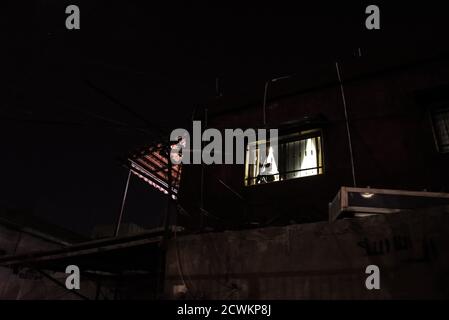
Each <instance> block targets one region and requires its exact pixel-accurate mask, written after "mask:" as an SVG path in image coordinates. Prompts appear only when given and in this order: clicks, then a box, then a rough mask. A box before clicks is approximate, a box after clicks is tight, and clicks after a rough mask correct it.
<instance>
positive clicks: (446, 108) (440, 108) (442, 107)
mask: <svg viewBox="0 0 449 320" xmlns="http://www.w3.org/2000/svg"><path fill="white" fill-rule="evenodd" d="M439 112H447V113H448V114H449V103H448V102H445V103H439V104H437V105H434V106H432V108H429V119H430V126H431V129H432V135H433V140H434V143H435V148H436V150H437V152H438V153H441V154H447V153H449V147H448V148H447V150H442V148H441V147H442V146H441V145H440V142H441V141H440V139H439V136H438V134H437V132H436V126H435V113H439Z"/></svg>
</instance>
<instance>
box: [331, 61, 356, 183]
mask: <svg viewBox="0 0 449 320" xmlns="http://www.w3.org/2000/svg"><path fill="white" fill-rule="evenodd" d="M335 68H336V70H337V76H338V82H339V84H340V92H341V97H342V99H343V109H344V111H345V123H346V133H347V136H348V145H349V155H350V158H351V171H352V183H353V186H354V187H357V183H356V179H355V167H354V153H353V151H352V139H351V130H350V129H349V120H348V110H347V106H346V97H345V90H344V87H343V83H342V81H341V76H340V68H339V66H338V62H335Z"/></svg>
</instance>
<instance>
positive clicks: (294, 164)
mask: <svg viewBox="0 0 449 320" xmlns="http://www.w3.org/2000/svg"><path fill="white" fill-rule="evenodd" d="M278 141H279V142H278V157H277V158H278V159H276V157H275V156H274V152H273V148H272V147H270V146H266V148H265V150H267V156H266V157H265V159H264V160H263V161H259V160H260V159H261V153H260V148H261V145H262V143H263V142H260V141H259V142H258V143H257V145H256V146H254V145H250V144H248V145H247V148H246V162H245V185H246V186H251V185H255V184H262V183H267V182H275V181H281V180H289V179H295V178H301V177H307V176H314V175H318V174H322V173H323V171H324V168H323V151H322V138H321V131H320V130H310V131H303V132H296V133H293V134H288V135H283V136H280V137H279V140H278ZM249 159H254V160H255V161H253V162H254V164H251V163H250V161H249ZM276 160H277V161H276Z"/></svg>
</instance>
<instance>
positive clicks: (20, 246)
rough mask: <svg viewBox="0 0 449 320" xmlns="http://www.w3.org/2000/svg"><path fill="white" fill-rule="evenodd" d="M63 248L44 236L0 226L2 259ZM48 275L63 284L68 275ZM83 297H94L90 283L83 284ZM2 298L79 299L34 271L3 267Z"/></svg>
mask: <svg viewBox="0 0 449 320" xmlns="http://www.w3.org/2000/svg"><path fill="white" fill-rule="evenodd" d="M60 247H62V244H60V243H57V242H55V241H51V240H49V239H45V238H44V237H39V236H36V235H33V234H32V233H27V232H23V231H20V230H17V229H15V228H11V227H7V226H5V225H1V224H0V250H1V253H2V256H6V255H14V254H23V253H28V252H35V251H47V250H51V249H57V248H60ZM47 273H48V274H49V275H51V276H52V277H54V278H55V279H57V280H58V281H59V282H61V283H65V279H66V278H67V275H66V274H65V273H60V272H59V273H55V272H50V271H47ZM81 293H82V294H84V295H87V296H90V297H92V296H95V286H94V284H93V283H91V282H90V281H83V282H82V292H81ZM0 299H1V300H25V299H29V300H47V299H48V300H56V299H64V300H71V299H80V298H79V297H78V296H76V295H74V294H73V293H72V292H70V291H68V290H66V289H65V288H62V287H60V286H58V285H57V284H55V283H54V282H52V281H50V280H49V279H47V278H45V277H43V276H42V275H41V274H40V273H39V272H37V271H36V270H32V269H22V270H16V271H15V270H12V269H11V268H6V267H2V266H0Z"/></svg>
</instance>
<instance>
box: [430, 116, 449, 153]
mask: <svg viewBox="0 0 449 320" xmlns="http://www.w3.org/2000/svg"><path fill="white" fill-rule="evenodd" d="M431 116H432V125H433V132H434V135H435V142H436V145H437V149H438V151H439V152H444V153H446V152H449V108H443V109H434V110H432V113H431Z"/></svg>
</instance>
